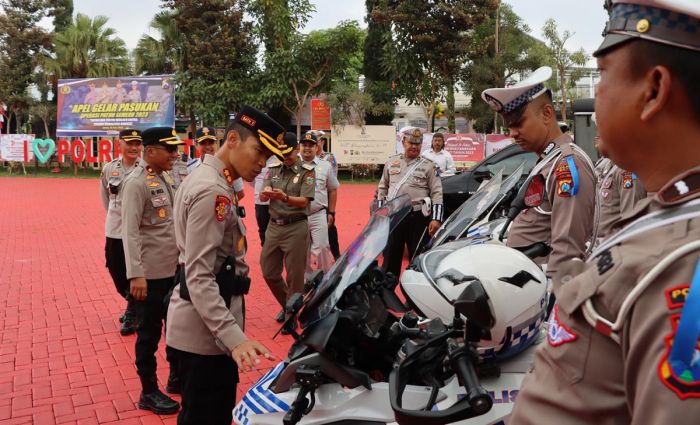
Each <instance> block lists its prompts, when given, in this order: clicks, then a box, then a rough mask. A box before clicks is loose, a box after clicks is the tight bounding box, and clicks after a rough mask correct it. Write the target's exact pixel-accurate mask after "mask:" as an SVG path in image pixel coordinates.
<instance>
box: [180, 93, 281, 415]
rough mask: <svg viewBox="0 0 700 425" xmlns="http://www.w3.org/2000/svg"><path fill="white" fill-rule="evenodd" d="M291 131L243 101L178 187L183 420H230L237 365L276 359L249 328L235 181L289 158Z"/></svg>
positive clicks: (243, 242)
mask: <svg viewBox="0 0 700 425" xmlns="http://www.w3.org/2000/svg"><path fill="white" fill-rule="evenodd" d="M283 134H284V129H283V128H282V126H280V125H279V124H278V123H277V122H275V121H274V120H273V119H271V118H270V117H268V116H267V115H266V114H264V113H262V112H260V111H258V110H256V109H253V108H250V107H244V108H243V109H242V110H241V111H240V112H239V113H238V114H237V115H236V118H235V120H234V122H233V123H232V124H231V126H230V127H229V129H228V132H227V135H226V139H225V142H224V144H223V146H222V147H221V148H220V149H219V150H218V151H217V152H216V153H215V154H214V155H206V156H205V157H204V159H203V161H202V165H200V166H199V167H197V169H196V170H194V171H193V172H192V174H191V175H190V176H189V177H187V180H185V182H184V183H183V185H182V186H181V187H180V189H178V192H177V195H176V197H175V237H176V239H177V249H178V250H179V251H180V257H179V261H180V269H179V273H178V278H177V281H178V285H177V286H176V287H175V290H174V291H173V295H172V298H171V301H170V308H169V309H168V320H167V332H166V339H167V343H168V346H170V347H173V348H175V349H177V350H178V352H177V357H178V359H179V362H180V369H179V370H180V379H181V383H182V411H181V412H180V415H179V417H178V422H177V423H178V424H179V425H190V424H191V425H199V424H208V425H218V424H221V425H224V424H225V425H229V424H230V423H231V421H232V411H233V407H234V404H235V397H236V384H237V382H238V369H239V368H240V369H242V370H244V371H246V370H253V369H254V368H255V367H257V366H258V363H259V361H258V355H263V356H265V357H266V358H268V359H269V358H272V356H271V355H270V354H269V351H268V350H267V349H266V348H265V347H264V346H263V345H262V344H260V343H259V342H257V341H254V340H249V339H248V338H247V337H246V335H245V334H244V333H243V331H244V321H245V307H244V306H245V303H244V300H243V296H244V295H245V294H247V293H248V288H249V286H250V278H249V277H248V272H249V268H248V265H247V264H246V262H245V253H246V249H247V243H246V229H245V226H244V224H243V222H242V221H241V219H240V217H239V216H238V214H237V211H238V209H237V208H236V206H237V205H236V197H235V190H234V188H233V183H234V181H235V180H236V179H237V178H243V179H244V180H246V181H252V180H253V179H254V178H255V176H256V175H257V174H258V173H260V170H261V169H262V168H263V167H265V162H266V160H267V158H268V157H269V156H270V155H271V154H275V155H276V156H278V157H280V158H281V157H282V153H281V152H282V150H284V149H285V148H286V146H285V145H284V142H283V140H282V135H283Z"/></svg>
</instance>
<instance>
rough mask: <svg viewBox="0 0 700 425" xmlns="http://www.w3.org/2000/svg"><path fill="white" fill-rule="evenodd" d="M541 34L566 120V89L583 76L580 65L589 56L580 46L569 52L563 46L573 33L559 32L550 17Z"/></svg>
mask: <svg viewBox="0 0 700 425" xmlns="http://www.w3.org/2000/svg"><path fill="white" fill-rule="evenodd" d="M542 35H543V36H544V38H545V39H546V40H547V48H548V50H549V54H550V61H551V64H552V66H553V67H554V69H555V70H556V74H557V75H556V77H557V81H556V88H557V89H558V91H559V92H560V93H561V104H560V105H561V118H562V120H564V121H566V120H567V116H566V109H567V108H566V105H567V95H568V90H569V88H571V87H573V85H575V84H576V81H577V80H579V79H580V78H581V77H582V76H583V70H582V69H580V67H582V66H584V65H585V64H586V62H587V61H588V59H589V58H588V55H587V54H586V52H585V51H584V50H583V49H582V48H581V49H579V50H577V51H575V52H570V51H569V50H568V49H566V47H564V45H565V44H566V42H567V41H569V39H570V38H571V37H572V36H573V35H574V33H572V32H570V31H568V30H566V31H564V32H563V33H562V34H559V31H558V29H557V23H556V22H555V21H554V19H551V18H550V19H547V21H545V23H544V26H543V27H542ZM577 67H579V68H577Z"/></svg>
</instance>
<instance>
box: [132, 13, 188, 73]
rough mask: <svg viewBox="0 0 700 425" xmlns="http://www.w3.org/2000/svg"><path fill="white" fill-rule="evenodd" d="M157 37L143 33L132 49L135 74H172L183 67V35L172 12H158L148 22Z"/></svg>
mask: <svg viewBox="0 0 700 425" xmlns="http://www.w3.org/2000/svg"><path fill="white" fill-rule="evenodd" d="M150 26H151V28H152V29H153V30H155V31H156V32H157V33H158V38H155V37H152V36H150V35H148V34H144V35H142V36H141V38H140V39H139V41H138V44H137V45H136V48H135V49H134V68H135V70H136V73H137V74H143V73H145V74H149V75H158V74H172V73H174V72H176V71H177V70H180V69H183V68H184V67H183V62H184V58H185V55H186V53H187V49H186V47H185V40H184V37H183V36H182V35H181V34H180V31H178V29H177V25H176V22H175V19H174V13H173V12H171V11H169V10H162V11H160V12H158V13H157V14H156V15H155V16H154V17H153V19H152V20H151V24H150Z"/></svg>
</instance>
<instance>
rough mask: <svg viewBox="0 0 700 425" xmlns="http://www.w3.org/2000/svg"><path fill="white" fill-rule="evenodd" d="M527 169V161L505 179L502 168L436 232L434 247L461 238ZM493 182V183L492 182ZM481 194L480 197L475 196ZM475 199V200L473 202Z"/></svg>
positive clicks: (508, 190)
mask: <svg viewBox="0 0 700 425" xmlns="http://www.w3.org/2000/svg"><path fill="white" fill-rule="evenodd" d="M524 170H525V161H523V162H521V163H520V165H519V166H518V167H517V168H516V169H515V170H514V171H513V172H512V173H511V174H510V175H509V176H508V178H506V179H505V180H503V181H500V180H501V178H502V170H500V171H499V172H498V173H496V175H495V176H494V177H493V178H492V179H491V181H489V182H488V183H487V184H486V185H484V187H482V188H481V189H479V190H478V191H477V192H476V193H475V194H474V195H473V196H472V197H471V198H469V199H468V200H467V201H466V202H465V203H464V204H462V205H461V206H460V207H459V208H458V209H457V211H455V212H454V213H453V214H452V215H451V216H450V218H449V219H448V220H447V221H446V222H445V223H444V224H443V226H441V227H440V229H439V230H438V232H437V233H436V234H435V239H434V242H433V245H432V246H433V247H437V246H438V245H441V244H443V243H445V242H449V241H451V240H455V239H460V238H461V237H462V236H463V235H464V233H465V232H466V231H467V230H469V229H470V227H471V226H472V225H473V224H474V223H475V222H476V221H477V220H478V219H479V218H480V217H481V216H482V215H483V214H484V213H485V212H486V211H488V210H490V209H491V208H493V207H494V206H495V205H496V204H498V203H499V202H501V200H502V199H503V197H505V196H506V195H507V194H508V192H510V191H511V190H512V189H513V188H514V187H515V185H517V184H518V182H519V181H520V179H521V178H522V175H523V171H524ZM492 183H493V184H492ZM477 195H479V198H478V199H475V197H476V196H477ZM472 200H474V202H472Z"/></svg>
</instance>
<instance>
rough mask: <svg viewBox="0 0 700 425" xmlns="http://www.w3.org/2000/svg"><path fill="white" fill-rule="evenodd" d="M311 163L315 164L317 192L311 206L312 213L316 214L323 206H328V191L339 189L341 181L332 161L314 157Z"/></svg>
mask: <svg viewBox="0 0 700 425" xmlns="http://www.w3.org/2000/svg"><path fill="white" fill-rule="evenodd" d="M311 163H312V164H314V168H315V169H314V171H315V172H316V194H315V195H314V200H313V201H311V206H310V214H314V213H316V212H318V211H320V210H321V209H323V208H328V191H329V190H333V189H337V188H338V187H339V186H340V183H339V182H338V179H337V178H336V177H335V173H334V172H333V166H332V165H331V163H330V162H328V161H325V160H322V159H320V158H314V159H313V161H311Z"/></svg>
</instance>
